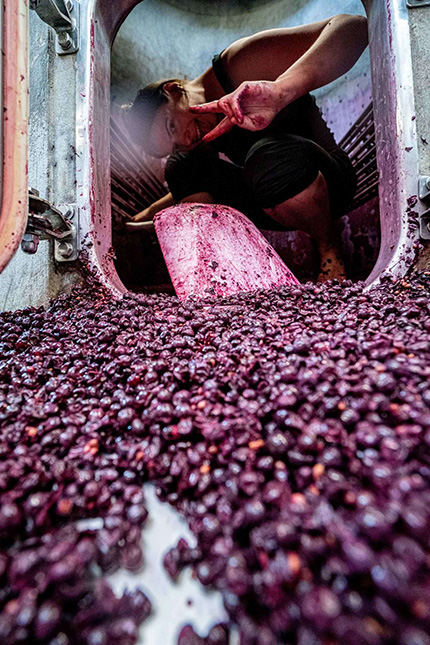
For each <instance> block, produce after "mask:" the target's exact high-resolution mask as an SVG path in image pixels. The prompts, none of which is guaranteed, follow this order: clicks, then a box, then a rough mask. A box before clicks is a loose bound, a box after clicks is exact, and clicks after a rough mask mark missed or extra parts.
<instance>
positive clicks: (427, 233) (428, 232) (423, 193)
mask: <svg viewBox="0 0 430 645" xmlns="http://www.w3.org/2000/svg"><path fill="white" fill-rule="evenodd" d="M418 197H419V198H420V199H421V201H423V202H430V177H427V176H421V177H420V178H419V180H418ZM420 237H421V239H423V240H430V208H428V209H427V210H426V211H424V213H421V215H420Z"/></svg>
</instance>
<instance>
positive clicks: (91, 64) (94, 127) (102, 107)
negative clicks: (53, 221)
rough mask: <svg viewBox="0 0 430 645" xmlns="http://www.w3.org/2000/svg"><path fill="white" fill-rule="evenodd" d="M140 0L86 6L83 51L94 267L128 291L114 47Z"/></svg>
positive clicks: (81, 140)
mask: <svg viewBox="0 0 430 645" xmlns="http://www.w3.org/2000/svg"><path fill="white" fill-rule="evenodd" d="M136 4H138V2H137V0H120V1H118V2H110V1H106V0H90V1H89V2H88V3H87V4H86V5H82V7H81V47H80V49H79V52H78V54H77V56H78V60H77V74H78V81H77V82H78V92H77V106H76V120H77V123H76V126H77V137H76V139H77V153H78V154H77V203H78V206H79V208H80V222H81V227H82V231H81V232H82V236H83V244H82V246H83V249H84V250H85V251H86V253H87V257H88V265H89V268H90V270H91V271H92V272H93V273H95V274H97V275H98V276H99V277H100V279H101V280H102V282H103V284H104V285H105V286H106V287H107V288H109V289H110V290H111V291H112V293H113V294H114V295H116V296H120V295H121V294H122V293H125V292H126V291H127V289H126V287H125V286H124V285H123V284H122V282H121V280H120V279H119V277H118V274H117V271H116V269H115V265H114V256H115V252H114V249H113V248H112V222H111V196H110V133H109V131H110V48H111V44H112V41H113V39H114V37H115V34H116V31H117V30H118V28H119V26H120V24H121V22H122V21H123V20H124V19H125V17H126V16H127V15H128V13H129V12H130V11H131V10H132V9H133V7H134V6H135V5H136Z"/></svg>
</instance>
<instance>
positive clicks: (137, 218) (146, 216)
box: [131, 193, 175, 222]
mask: <svg viewBox="0 0 430 645" xmlns="http://www.w3.org/2000/svg"><path fill="white" fill-rule="evenodd" d="M174 203H175V200H174V199H173V196H172V193H167V195H164V196H163V197H161V198H160V199H157V201H156V202H153V203H152V204H151V205H150V206H148V208H145V210H143V211H141V212H140V213H137V215H134V216H133V217H132V219H131V221H132V222H150V221H152V220H153V219H154V215H155V214H156V213H158V212H159V211H161V210H163V208H168V207H169V206H173V204H174Z"/></svg>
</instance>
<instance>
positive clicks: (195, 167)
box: [165, 134, 356, 230]
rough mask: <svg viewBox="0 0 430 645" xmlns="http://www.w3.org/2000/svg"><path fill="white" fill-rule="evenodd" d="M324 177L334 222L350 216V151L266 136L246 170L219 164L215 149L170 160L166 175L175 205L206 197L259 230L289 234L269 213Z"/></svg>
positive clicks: (198, 150) (352, 183)
mask: <svg viewBox="0 0 430 645" xmlns="http://www.w3.org/2000/svg"><path fill="white" fill-rule="evenodd" d="M319 172H321V173H322V175H323V176H324V178H325V180H326V182H327V186H328V191H329V197H330V207H331V213H332V216H333V218H334V219H336V218H338V217H340V216H341V215H343V214H344V213H346V212H347V210H348V206H349V204H350V203H351V201H352V199H353V197H354V193H355V190H356V176H355V171H354V168H353V167H352V164H351V161H350V160H349V158H348V155H347V154H346V152H344V151H343V150H341V149H337V150H335V151H333V152H331V153H329V152H327V150H325V149H324V148H322V147H321V146H319V145H318V144H317V143H315V142H314V141H311V140H310V139H305V138H303V137H298V136H296V135H291V134H285V135H272V136H266V137H262V138H261V139H260V140H258V141H257V142H256V143H254V145H253V146H252V147H251V148H250V149H249V151H248V153H247V155H246V159H245V163H244V165H243V167H242V166H237V165H235V164H232V163H229V162H228V161H224V160H222V159H219V157H218V153H217V152H216V151H214V150H213V149H212V148H210V146H205V145H203V144H202V145H200V146H198V147H197V148H194V149H193V150H191V151H189V152H178V153H175V154H174V155H172V156H171V157H169V159H168V161H167V164H166V169H165V174H166V181H167V184H168V186H169V189H170V192H171V193H172V195H173V198H174V200H175V202H176V203H178V202H180V201H181V200H182V199H184V198H185V197H189V196H190V195H193V194H195V193H200V192H207V193H210V195H212V197H213V199H214V201H215V203H217V204H225V205H226V206H232V207H233V208H236V209H237V210H239V211H241V212H242V213H244V215H246V216H247V217H249V219H250V220H252V221H253V222H254V224H255V225H256V226H257V227H258V228H262V229H266V230H285V229H284V227H282V226H281V225H280V224H278V223H277V222H275V221H274V220H273V219H272V218H271V217H270V216H269V215H267V214H266V213H265V212H264V210H263V209H264V208H273V207H274V206H277V205H278V204H280V203H282V202H284V201H285V200H287V199H290V198H291V197H294V196H295V195H298V194H299V193H301V192H302V191H303V190H304V189H305V188H307V187H308V186H310V185H311V184H312V182H313V181H315V179H316V178H317V176H318V173H319Z"/></svg>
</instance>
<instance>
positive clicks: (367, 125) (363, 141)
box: [339, 102, 379, 210]
mask: <svg viewBox="0 0 430 645" xmlns="http://www.w3.org/2000/svg"><path fill="white" fill-rule="evenodd" d="M339 145H340V147H341V148H342V149H343V150H345V152H347V153H348V156H349V158H350V159H351V161H352V164H353V166H354V168H355V170H356V173H357V190H356V193H355V197H354V201H353V203H352V206H351V210H354V209H356V208H358V207H359V206H362V204H365V203H366V202H368V201H370V200H371V199H372V198H373V197H377V195H378V184H379V175H378V168H377V166H376V145H375V124H374V120H373V103H372V102H371V103H369V105H368V106H367V108H366V109H365V110H364V112H363V113H362V114H361V116H360V117H359V118H358V119H357V121H356V122H355V123H354V125H353V126H352V127H351V128H350V129H349V130H348V132H347V133H346V135H345V136H344V137H343V139H342V140H341V141H340V142H339Z"/></svg>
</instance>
